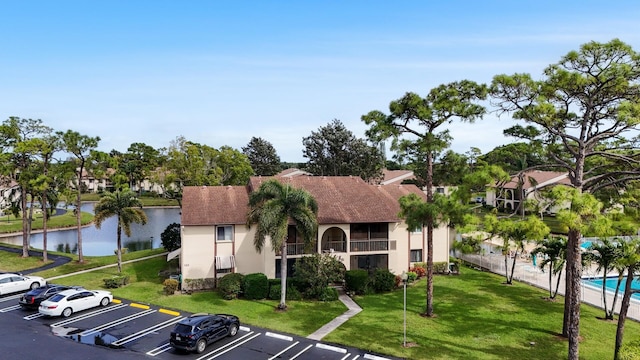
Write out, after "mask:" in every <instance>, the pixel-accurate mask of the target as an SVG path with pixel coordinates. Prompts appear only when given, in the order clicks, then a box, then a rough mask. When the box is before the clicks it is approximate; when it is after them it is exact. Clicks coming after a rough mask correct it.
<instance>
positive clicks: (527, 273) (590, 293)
mask: <svg viewBox="0 0 640 360" xmlns="http://www.w3.org/2000/svg"><path fill="white" fill-rule="evenodd" d="M461 257H462V258H463V259H464V260H465V261H468V262H471V263H473V264H476V265H477V266H479V267H480V268H483V269H486V270H489V271H491V272H493V273H496V274H500V275H504V273H505V272H504V256H502V255H498V254H490V255H464V256H461ZM511 264H512V263H511V260H510V261H509V268H510V267H511ZM595 269H596V266H595V265H594V266H592V267H590V268H587V269H585V270H583V272H582V276H583V278H588V277H602V273H597V272H596V271H595ZM614 275H617V274H616V273H610V274H607V276H614ZM514 279H515V280H518V281H522V282H525V283H528V284H530V285H533V286H536V287H539V288H541V289H545V290H547V291H548V289H549V274H548V273H543V272H542V271H541V270H540V269H539V268H538V267H536V266H534V265H533V264H532V262H531V260H529V259H518V260H517V261H516V269H515V272H514ZM556 280H557V277H555V276H554V277H553V281H554V285H555V281H556ZM581 293H582V302H583V303H585V304H590V305H593V306H596V307H599V308H601V309H604V301H603V297H602V291H601V289H600V288H597V287H594V286H590V285H584V284H583V285H582V289H581ZM558 294H560V295H564V294H565V273H564V271H563V272H562V275H561V280H560V287H559V289H558ZM612 302H613V293H608V294H607V305H608V306H611V303H612ZM621 303H622V295H618V300H617V302H616V309H615V311H616V314H617V313H618V312H619V310H620V305H621ZM603 315H604V313H603ZM627 318H628V319H631V320H635V321H640V301H638V300H636V299H631V304H630V305H629V310H628V311H627Z"/></svg>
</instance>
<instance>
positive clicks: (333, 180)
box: [182, 175, 426, 225]
mask: <svg viewBox="0 0 640 360" xmlns="http://www.w3.org/2000/svg"><path fill="white" fill-rule="evenodd" d="M269 179H270V178H269V177H251V179H250V181H249V186H248V187H240V186H209V187H195V186H194V187H185V189H184V192H183V197H182V203H183V206H182V224H183V225H209V224H241V223H244V222H245V221H246V214H247V211H248V207H247V203H248V201H249V196H248V191H251V189H258V188H259V187H260V184H262V183H263V182H265V181H267V180H269ZM280 181H283V182H285V183H289V184H291V185H292V186H294V187H296V188H303V189H305V190H306V191H308V192H309V193H310V194H311V195H312V196H313V197H314V198H315V199H316V201H317V202H318V223H320V224H344V223H365V222H396V221H399V219H398V212H399V211H400V206H399V205H398V198H400V197H401V196H403V195H407V194H409V193H415V194H418V195H420V196H422V197H423V198H426V195H425V194H424V193H423V192H422V191H420V189H418V187H416V186H415V185H369V184H367V183H365V182H364V181H363V180H362V179H361V178H359V177H351V176H326V177H325V176H304V175H303V176H295V177H292V178H288V179H282V178H281V179H280Z"/></svg>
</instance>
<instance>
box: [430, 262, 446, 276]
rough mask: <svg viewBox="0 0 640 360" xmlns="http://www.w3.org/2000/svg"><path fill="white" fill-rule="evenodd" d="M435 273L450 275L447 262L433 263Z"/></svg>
mask: <svg viewBox="0 0 640 360" xmlns="http://www.w3.org/2000/svg"><path fill="white" fill-rule="evenodd" d="M433 272H434V273H435V274H448V273H449V263H448V262H445V261H441V262H434V263H433Z"/></svg>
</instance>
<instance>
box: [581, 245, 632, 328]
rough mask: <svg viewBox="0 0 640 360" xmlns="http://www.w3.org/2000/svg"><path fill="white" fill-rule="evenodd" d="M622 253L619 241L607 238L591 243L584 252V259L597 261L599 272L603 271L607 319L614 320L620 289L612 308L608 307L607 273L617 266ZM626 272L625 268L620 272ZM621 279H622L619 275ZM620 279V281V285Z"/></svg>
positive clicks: (603, 291)
mask: <svg viewBox="0 0 640 360" xmlns="http://www.w3.org/2000/svg"><path fill="white" fill-rule="evenodd" d="M621 255H622V253H621V248H620V244H619V243H613V242H611V240H609V239H607V238H603V239H602V240H601V241H600V242H599V243H597V244H591V246H589V249H588V252H586V253H584V254H582V256H583V258H584V260H585V261H586V262H587V263H591V262H595V263H596V264H597V265H598V268H597V269H596V271H597V272H600V271H602V278H603V280H602V300H603V301H604V315H605V319H607V320H613V312H614V308H615V305H616V304H615V301H616V299H617V294H618V289H617V288H616V293H615V294H614V302H613V304H612V306H611V309H608V307H607V274H608V273H609V272H610V271H612V270H614V269H615V268H616V265H617V263H618V262H619V260H620V257H621ZM623 273H624V269H622V271H621V272H620V275H621V274H623ZM619 279H621V278H620V277H619ZM619 286H620V281H618V287H619Z"/></svg>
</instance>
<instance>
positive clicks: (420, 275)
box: [409, 266, 427, 279]
mask: <svg viewBox="0 0 640 360" xmlns="http://www.w3.org/2000/svg"><path fill="white" fill-rule="evenodd" d="M409 272H413V273H415V274H416V275H417V276H418V279H420V278H423V277H425V276H427V269H426V268H424V267H422V266H414V267H412V268H411V269H409Z"/></svg>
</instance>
